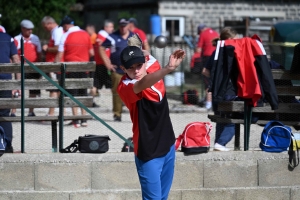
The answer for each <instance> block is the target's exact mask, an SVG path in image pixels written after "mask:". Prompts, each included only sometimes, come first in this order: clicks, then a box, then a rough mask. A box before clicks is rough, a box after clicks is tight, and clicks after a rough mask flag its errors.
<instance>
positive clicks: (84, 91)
mask: <svg viewBox="0 0 300 200" xmlns="http://www.w3.org/2000/svg"><path fill="white" fill-rule="evenodd" d="M66 78H88V74H87V73H85V72H70V73H68V74H66ZM67 92H69V93H70V94H71V95H72V96H88V94H87V89H71V90H67Z"/></svg>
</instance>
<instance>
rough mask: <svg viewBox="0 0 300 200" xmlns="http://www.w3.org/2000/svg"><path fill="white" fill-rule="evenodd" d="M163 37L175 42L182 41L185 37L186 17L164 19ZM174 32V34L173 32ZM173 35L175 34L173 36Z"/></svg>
mask: <svg viewBox="0 0 300 200" xmlns="http://www.w3.org/2000/svg"><path fill="white" fill-rule="evenodd" d="M161 21H162V35H164V36H167V37H168V38H170V39H172V37H173V35H174V40H175V41H176V40H177V38H178V39H181V37H182V36H183V35H184V32H185V30H184V27H185V26H184V17H162V20H161ZM172 30H173V31H174V32H173V31H172ZM172 33H173V34H172Z"/></svg>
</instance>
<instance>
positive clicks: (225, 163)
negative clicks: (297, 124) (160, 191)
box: [0, 151, 300, 200]
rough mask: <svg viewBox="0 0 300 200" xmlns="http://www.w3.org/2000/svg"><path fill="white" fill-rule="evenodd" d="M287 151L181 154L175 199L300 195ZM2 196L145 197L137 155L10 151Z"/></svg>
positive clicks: (2, 162) (0, 171)
mask: <svg viewBox="0 0 300 200" xmlns="http://www.w3.org/2000/svg"><path fill="white" fill-rule="evenodd" d="M287 158H288V157H287V152H285V153H280V154H271V153H265V152H260V151H248V152H243V151H241V152H209V153H207V154H201V155H193V156H184V155H183V154H182V153H181V152H177V160H176V167H175V178H174V182H173V185H172V189H171V193H170V197H169V199H176V200H177V199H178V200H181V199H182V200H189V199H197V200H199V199H205V200H208V199H214V200H215V199H222V200H224V199H264V200H265V199H272V200H276V199H285V200H296V199H300V167H298V168H296V169H295V170H294V171H289V170H288V168H287V166H288V160H287ZM0 199H1V200H3V199H5V200H6V199H7V200H8V199H9V200H15V199H18V200H19V199H28V200H29V199H30V200H31V199H43V200H47V199H49V200H50V199H51V200H53V199H57V200H64V199H66V200H67V199H70V200H77V199H78V200H79V199H80V200H84V199H88V200H93V199H112V200H118V199H120V200H121V199H122V200H125V199H130V200H132V199H141V193H140V187H139V181H138V177H137V173H136V170H135V164H134V159H133V154H132V153H106V154H94V155H92V154H81V153H75V154H60V153H52V154H4V155H3V156H2V157H1V158H0Z"/></svg>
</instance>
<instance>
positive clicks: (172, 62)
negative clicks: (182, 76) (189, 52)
mask: <svg viewBox="0 0 300 200" xmlns="http://www.w3.org/2000/svg"><path fill="white" fill-rule="evenodd" d="M184 58H185V52H184V51H183V50H182V49H178V50H175V51H174V52H173V53H172V54H171V55H170V57H169V63H168V65H167V67H168V68H169V69H171V70H175V69H176V68H177V67H178V66H179V65H180V63H181V62H182V60H183V59H184Z"/></svg>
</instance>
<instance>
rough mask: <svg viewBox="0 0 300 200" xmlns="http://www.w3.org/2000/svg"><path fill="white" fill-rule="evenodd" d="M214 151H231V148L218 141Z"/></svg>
mask: <svg viewBox="0 0 300 200" xmlns="http://www.w3.org/2000/svg"><path fill="white" fill-rule="evenodd" d="M214 151H230V150H229V149H228V148H226V147H225V146H223V145H220V144H218V143H216V144H215V147H214Z"/></svg>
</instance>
